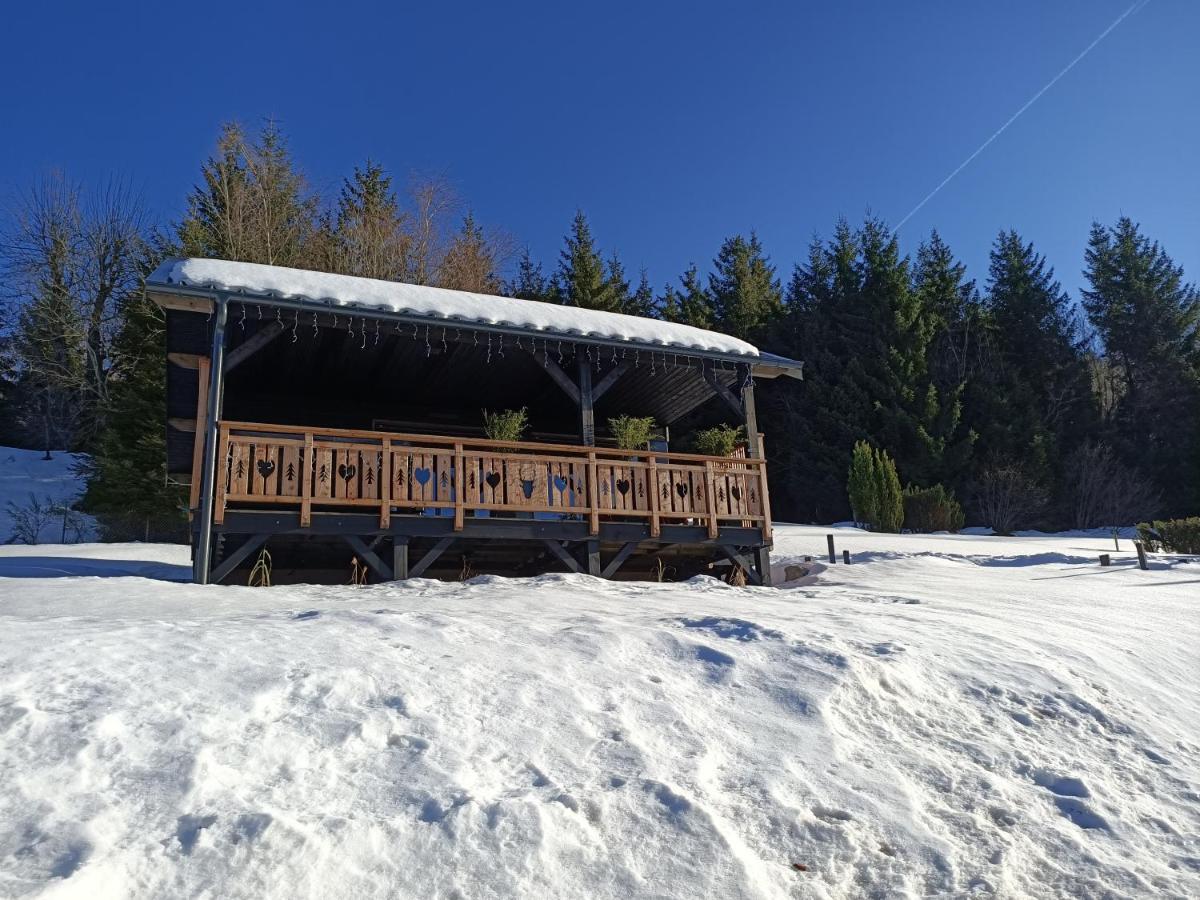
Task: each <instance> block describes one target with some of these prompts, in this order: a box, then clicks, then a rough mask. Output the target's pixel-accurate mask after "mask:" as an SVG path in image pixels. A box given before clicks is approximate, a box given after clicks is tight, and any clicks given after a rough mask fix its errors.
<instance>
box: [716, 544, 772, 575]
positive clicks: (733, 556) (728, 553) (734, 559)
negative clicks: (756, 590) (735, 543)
mask: <svg viewBox="0 0 1200 900" xmlns="http://www.w3.org/2000/svg"><path fill="white" fill-rule="evenodd" d="M717 547H718V549H720V551H721V553H722V554H723V555H724V556H725V558H726V559H728V560H729V561H730V562H731V563H733V564H734V565H736V566H740V567H741V568H742V571H743V572H745V573H746V577H747V578H749V579H750V580H751V581H752V582H754V583H755V584H762V583H763V579H762V576H761V575H760V574H759V572H758V570H757V568H756V567H755V565H754V563H753V562H752V561H751V560H750V559H748V558H747V557H745V556H743V555H742V554H740V553H738V551H737V548H736V547H731V546H729V545H728V544H718V545H717Z"/></svg>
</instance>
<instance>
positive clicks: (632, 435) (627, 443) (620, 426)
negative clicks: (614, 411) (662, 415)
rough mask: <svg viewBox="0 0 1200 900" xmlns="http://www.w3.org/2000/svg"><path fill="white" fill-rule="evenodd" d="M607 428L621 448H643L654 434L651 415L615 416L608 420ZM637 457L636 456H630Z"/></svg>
mask: <svg viewBox="0 0 1200 900" xmlns="http://www.w3.org/2000/svg"><path fill="white" fill-rule="evenodd" d="M608 430H609V431H610V432H612V436H613V437H614V438H615V439H616V441H617V447H618V448H619V449H621V450H645V449H647V447H648V446H649V444H650V438H651V437H652V436H653V434H654V418H653V417H652V416H617V417H616V418H614V419H609V420H608ZM630 458H631V459H635V460H636V459H637V457H630Z"/></svg>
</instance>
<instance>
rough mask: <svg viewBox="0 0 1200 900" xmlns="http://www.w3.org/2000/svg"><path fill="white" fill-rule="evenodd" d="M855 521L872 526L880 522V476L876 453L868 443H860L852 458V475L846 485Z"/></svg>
mask: <svg viewBox="0 0 1200 900" xmlns="http://www.w3.org/2000/svg"><path fill="white" fill-rule="evenodd" d="M846 492H847V494H849V497H850V509H851V510H853V512H854V521H855V522H857V523H858V524H859V525H863V526H870V525H872V524H873V523H875V522H878V521H879V492H878V476H877V475H876V473H875V453H874V451H873V450H872V449H871V445H870V444H868V443H867V442H866V441H858V442H856V443H855V445H854V452H853V453H852V454H851V456H850V475H849V478H848V480H847V484H846Z"/></svg>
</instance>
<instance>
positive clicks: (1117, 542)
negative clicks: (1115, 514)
mask: <svg viewBox="0 0 1200 900" xmlns="http://www.w3.org/2000/svg"><path fill="white" fill-rule="evenodd" d="M1120 536H1121V533H1120V532H1119V531H1117V529H1115V528H1114V529H1113V549H1114V550H1116V551H1117V552H1118V553H1120V552H1121V541H1120Z"/></svg>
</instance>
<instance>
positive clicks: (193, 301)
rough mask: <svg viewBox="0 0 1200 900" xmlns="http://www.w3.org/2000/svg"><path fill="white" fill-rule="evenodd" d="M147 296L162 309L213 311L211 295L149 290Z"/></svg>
mask: <svg viewBox="0 0 1200 900" xmlns="http://www.w3.org/2000/svg"><path fill="white" fill-rule="evenodd" d="M147 296H149V298H150V299H151V300H153V301H154V302H155V303H157V304H158V305H159V306H160V307H161V308H162V309H175V310H179V311H180V312H195V313H210V312H212V311H213V301H212V299H211V298H209V297H183V296H180V295H179V294H160V293H158V292H157V291H148V292H147Z"/></svg>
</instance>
